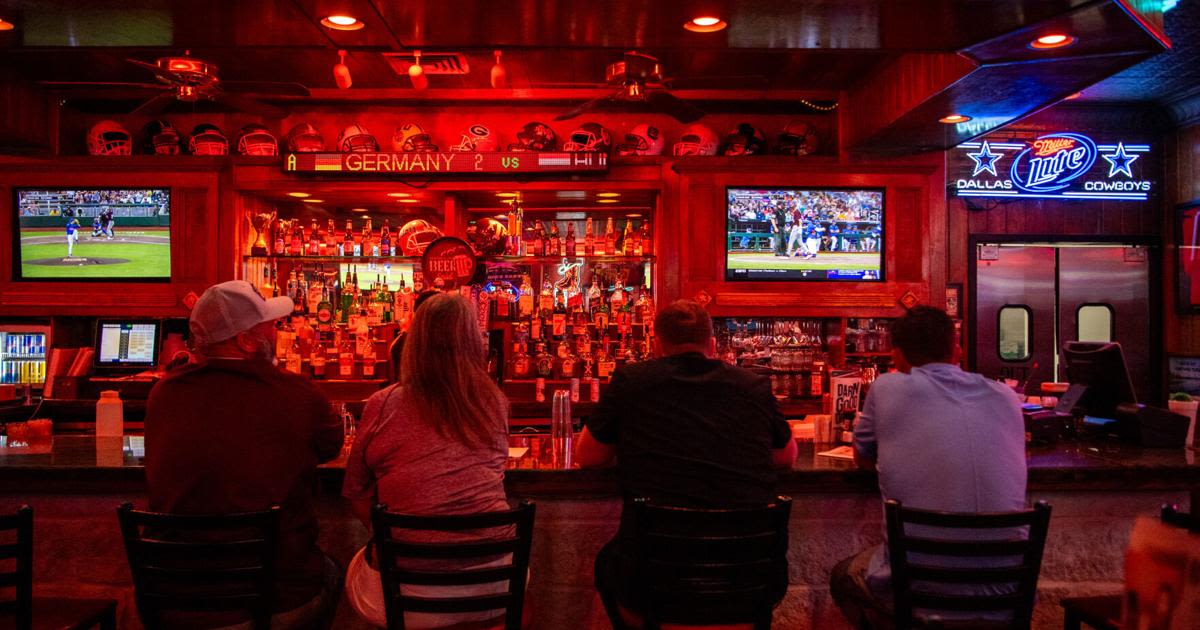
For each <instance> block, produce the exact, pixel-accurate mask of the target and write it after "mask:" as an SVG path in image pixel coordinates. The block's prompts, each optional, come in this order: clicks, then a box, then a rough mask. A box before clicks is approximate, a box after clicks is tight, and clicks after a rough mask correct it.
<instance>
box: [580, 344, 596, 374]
mask: <svg viewBox="0 0 1200 630" xmlns="http://www.w3.org/2000/svg"><path fill="white" fill-rule="evenodd" d="M581 338H582V339H583V341H582V342H581V348H582V349H581V350H580V352H579V375H580V376H581V377H582V378H592V377H594V376H595V375H596V374H595V371H596V355H595V354H593V353H592V340H591V339H590V338H588V337H587V336H586V335H581Z"/></svg>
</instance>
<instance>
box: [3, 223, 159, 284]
mask: <svg viewBox="0 0 1200 630" xmlns="http://www.w3.org/2000/svg"><path fill="white" fill-rule="evenodd" d="M78 233H79V240H78V241H77V242H76V243H75V245H74V247H72V248H71V255H70V256H68V255H67V238H66V231H65V229H64V228H55V229H50V228H27V227H22V228H21V238H20V256H21V277H22V278H26V279H37V278H45V279H53V280H96V279H99V280H121V279H128V278H139V279H140V278H170V277H171V236H170V228H169V227H141V226H138V227H130V228H128V229H122V228H121V227H120V226H119V225H118V227H117V228H116V234H115V235H114V237H113V238H112V239H109V238H107V237H106V236H104V235H101V236H97V237H93V236H92V230H91V227H90V226H86V227H85V226H81V227H80V229H79V232H78Z"/></svg>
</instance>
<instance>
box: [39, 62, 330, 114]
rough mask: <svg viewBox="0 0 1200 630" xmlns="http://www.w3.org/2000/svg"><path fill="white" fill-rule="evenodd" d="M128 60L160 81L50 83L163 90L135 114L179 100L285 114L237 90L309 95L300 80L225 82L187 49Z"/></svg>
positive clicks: (214, 66)
mask: <svg viewBox="0 0 1200 630" xmlns="http://www.w3.org/2000/svg"><path fill="white" fill-rule="evenodd" d="M125 61H127V62H129V63H132V64H134V65H137V66H140V67H142V68H145V69H147V70H149V71H150V72H152V73H154V77H155V78H156V79H158V83H121V82H92V81H64V82H58V81H56V82H49V83H48V84H50V85H63V86H90V87H117V88H121V87H130V88H139V89H152V90H159V91H163V93H162V94H159V95H157V96H154V97H152V98H151V99H150V100H148V101H146V102H144V103H142V104H141V105H139V106H138V107H137V109H135V110H133V112H132V113H134V114H142V115H149V116H153V115H155V114H158V113H159V112H161V111H163V110H164V109H166V108H167V106H169V105H170V104H171V103H174V102H176V101H183V102H186V103H194V102H196V101H200V100H206V101H212V102H214V103H218V104H221V105H225V106H227V107H230V108H232V109H236V110H239V111H244V112H249V113H252V114H259V115H262V116H270V117H283V116H285V115H287V112H285V111H284V110H282V109H280V108H278V107H275V106H273V105H269V104H267V103H264V102H262V101H260V100H257V99H256V98H252V97H250V96H241V95H240V94H236V93H249V94H254V95H256V96H308V95H309V91H308V88H306V87H304V86H303V85H300V84H299V83H281V82H274V81H222V80H221V79H220V78H219V77H218V68H217V66H216V65H215V64H213V63H210V62H208V61H204V60H203V59H197V58H196V57H192V56H191V55H190V54H189V53H187V52H185V53H184V54H183V56H173V57H161V58H159V59H156V60H155V61H154V63H149V62H145V61H141V60H138V59H126V60H125Z"/></svg>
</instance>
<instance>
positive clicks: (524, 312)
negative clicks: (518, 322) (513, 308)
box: [517, 274, 533, 319]
mask: <svg viewBox="0 0 1200 630" xmlns="http://www.w3.org/2000/svg"><path fill="white" fill-rule="evenodd" d="M530 282H531V281H530V279H529V274H525V275H524V276H522V277H521V288H520V295H518V296H517V316H518V317H520V318H521V319H524V318H526V317H529V316H530V315H532V314H533V286H532V285H531V283H530Z"/></svg>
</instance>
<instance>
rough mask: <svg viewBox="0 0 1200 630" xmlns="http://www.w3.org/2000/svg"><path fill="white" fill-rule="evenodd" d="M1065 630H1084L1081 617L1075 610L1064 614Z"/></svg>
mask: <svg viewBox="0 0 1200 630" xmlns="http://www.w3.org/2000/svg"><path fill="white" fill-rule="evenodd" d="M1063 630H1082V623H1081V622H1080V619H1079V615H1078V614H1077V613H1076V612H1075V611H1074V610H1070V609H1067V610H1066V611H1065V612H1063Z"/></svg>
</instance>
